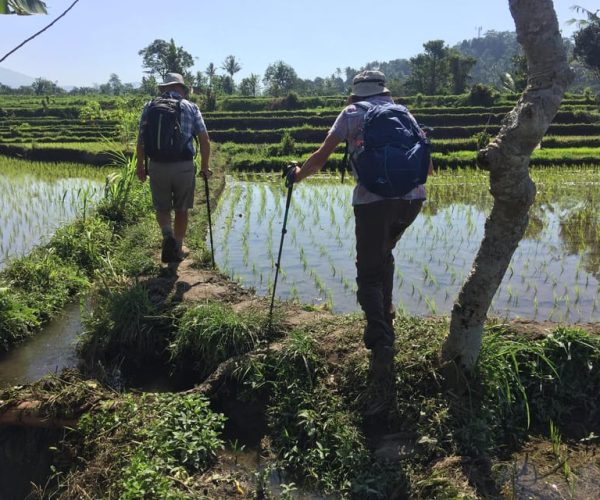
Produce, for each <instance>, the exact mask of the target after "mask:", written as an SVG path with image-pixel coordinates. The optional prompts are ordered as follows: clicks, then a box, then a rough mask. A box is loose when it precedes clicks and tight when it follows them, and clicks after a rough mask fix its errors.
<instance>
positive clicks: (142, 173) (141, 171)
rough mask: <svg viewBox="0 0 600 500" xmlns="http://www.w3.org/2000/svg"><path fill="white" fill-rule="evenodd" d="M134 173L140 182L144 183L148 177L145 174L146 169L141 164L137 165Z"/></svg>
mask: <svg viewBox="0 0 600 500" xmlns="http://www.w3.org/2000/svg"><path fill="white" fill-rule="evenodd" d="M135 173H136V174H137V177H138V179H139V180H140V181H142V182H144V181H145V180H146V178H147V177H148V175H147V174H146V167H145V166H144V164H143V163H138V164H137V168H136V171H135Z"/></svg>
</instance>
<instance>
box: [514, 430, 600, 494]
mask: <svg viewBox="0 0 600 500" xmlns="http://www.w3.org/2000/svg"><path fill="white" fill-rule="evenodd" d="M502 469H503V473H502V477H503V480H502V483H503V486H502V490H503V493H504V494H505V495H506V496H507V498H540V499H548V500H554V499H556V500H563V499H566V498H569V499H570V498H574V499H586V500H587V499H590V500H591V499H596V498H598V495H599V494H600V450H599V449H598V447H597V446H584V445H580V444H558V445H557V444H556V443H554V445H553V443H552V442H551V441H549V440H545V439H542V438H535V439H532V440H531V441H530V442H529V443H527V444H526V445H525V447H524V448H523V450H521V451H520V452H518V453H517V454H515V455H514V456H513V459H512V461H511V462H508V463H506V462H505V463H503V464H502Z"/></svg>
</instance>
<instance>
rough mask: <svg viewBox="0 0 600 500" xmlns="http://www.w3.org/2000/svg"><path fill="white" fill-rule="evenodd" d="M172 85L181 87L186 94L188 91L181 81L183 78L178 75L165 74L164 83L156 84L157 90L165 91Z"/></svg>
mask: <svg viewBox="0 0 600 500" xmlns="http://www.w3.org/2000/svg"><path fill="white" fill-rule="evenodd" d="M173 85H182V86H183V88H184V89H185V91H186V92H187V91H188V90H189V89H188V86H187V85H186V84H185V82H184V81H183V76H181V75H180V74H179V73H167V74H166V75H165V78H164V81H163V82H162V83H159V84H158V89H159V90H166V89H167V88H168V87H171V86H173Z"/></svg>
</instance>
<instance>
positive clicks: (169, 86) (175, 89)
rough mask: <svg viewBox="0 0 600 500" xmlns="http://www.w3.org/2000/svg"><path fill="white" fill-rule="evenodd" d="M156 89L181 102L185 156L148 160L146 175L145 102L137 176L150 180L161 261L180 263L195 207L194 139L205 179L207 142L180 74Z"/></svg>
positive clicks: (196, 107) (208, 145)
mask: <svg viewBox="0 0 600 500" xmlns="http://www.w3.org/2000/svg"><path fill="white" fill-rule="evenodd" d="M158 90H159V92H160V93H161V95H162V96H163V97H169V98H173V99H180V106H181V116H180V126H181V134H182V136H183V139H184V143H185V148H184V153H183V155H182V158H181V159H180V160H178V161H169V162H161V161H156V160H152V159H151V160H150V162H149V165H148V172H146V168H145V165H144V159H145V156H146V155H145V150H144V141H143V136H144V134H143V131H144V127H145V125H146V122H147V116H148V108H149V105H150V102H147V103H146V105H145V106H144V109H143V111H142V115H141V118H140V127H139V135H138V142H137V176H138V178H139V179H140V181H142V182H144V181H145V180H146V177H147V176H149V177H150V190H151V192H152V202H153V204H154V209H155V210H156V220H157V222H158V225H159V226H160V229H161V231H162V235H163V244H162V252H161V260H162V261H163V262H165V263H168V262H181V261H182V260H183V259H184V258H185V256H186V255H187V253H186V252H184V250H183V239H184V237H185V233H186V231H187V226H188V210H189V209H190V208H192V207H193V205H194V190H195V187H196V171H195V166H194V156H195V154H196V151H195V149H194V137H197V138H198V141H199V144H200V158H201V160H200V168H201V171H202V174H203V175H204V176H205V177H206V178H208V177H209V176H210V174H211V171H210V169H209V161H210V139H209V136H208V132H207V130H206V126H205V125H204V120H203V119H202V114H201V113H200V110H199V109H198V106H196V105H195V104H194V103H192V102H190V101H188V100H187V99H185V96H187V93H188V87H187V85H186V84H185V82H184V80H183V77H182V76H181V75H180V74H179V73H167V74H166V75H165V79H164V82H163V83H161V84H159V85H158ZM171 211H174V212H175V220H174V222H173V225H171Z"/></svg>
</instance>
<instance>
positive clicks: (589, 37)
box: [573, 9, 600, 80]
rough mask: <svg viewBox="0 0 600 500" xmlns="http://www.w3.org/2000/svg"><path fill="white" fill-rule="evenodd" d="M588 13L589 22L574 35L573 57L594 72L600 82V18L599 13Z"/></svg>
mask: <svg viewBox="0 0 600 500" xmlns="http://www.w3.org/2000/svg"><path fill="white" fill-rule="evenodd" d="M584 10H585V9H584ZM586 12H587V14H588V19H589V21H588V22H587V23H586V24H585V25H584V26H582V27H581V28H580V29H579V30H578V31H576V32H575V34H574V35H573V38H574V40H575V49H574V51H573V55H574V56H575V57H576V58H577V59H578V60H579V61H581V62H582V63H583V64H584V65H585V66H586V67H587V68H589V69H590V70H591V71H592V72H593V74H594V75H595V76H596V79H597V80H600V18H599V17H598V11H596V13H593V12H590V11H586Z"/></svg>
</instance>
